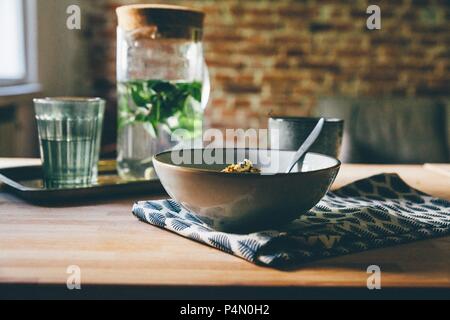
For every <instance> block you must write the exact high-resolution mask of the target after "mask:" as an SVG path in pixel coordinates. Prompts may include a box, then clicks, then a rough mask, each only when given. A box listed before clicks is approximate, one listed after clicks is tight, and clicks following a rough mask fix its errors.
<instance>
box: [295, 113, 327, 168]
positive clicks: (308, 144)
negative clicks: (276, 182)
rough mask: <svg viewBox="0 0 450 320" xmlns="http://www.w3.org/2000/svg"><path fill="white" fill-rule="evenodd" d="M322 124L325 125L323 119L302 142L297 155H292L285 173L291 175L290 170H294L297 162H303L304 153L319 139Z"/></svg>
mask: <svg viewBox="0 0 450 320" xmlns="http://www.w3.org/2000/svg"><path fill="white" fill-rule="evenodd" d="M324 124H325V119H324V118H321V119H320V120H319V122H318V123H317V125H316V127H315V128H314V130H313V131H312V132H311V134H310V135H309V136H308V138H306V140H305V142H303V144H302V146H301V147H300V149H298V151H297V153H296V154H295V155H294V158H293V161H292V162H291V164H290V165H289V167H288V170H287V171H286V173H291V171H292V169H294V167H295V165H296V164H297V162H299V161H300V160H303V158H304V157H305V155H306V153H307V152H308V151H309V149H310V148H311V146H312V145H313V144H314V142H316V140H317V138H319V136H320V133H321V132H322V129H323V125H324Z"/></svg>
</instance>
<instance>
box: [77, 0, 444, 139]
mask: <svg viewBox="0 0 450 320" xmlns="http://www.w3.org/2000/svg"><path fill="white" fill-rule="evenodd" d="M134 2H135V1H120V0H96V1H95V2H94V1H92V2H91V4H90V6H91V8H90V10H89V13H88V15H87V20H86V21H87V26H88V28H87V29H86V30H85V32H84V33H83V36H84V37H85V38H86V39H87V40H91V41H89V46H90V64H91V79H90V80H91V81H92V86H91V87H92V88H93V90H94V92H93V94H97V95H102V96H105V97H108V98H109V99H110V101H111V107H110V108H111V110H112V109H114V99H115V28H116V17H115V13H114V9H115V8H116V7H117V6H118V5H122V4H129V3H134ZM141 2H145V1H141ZM152 2H161V1H152ZM164 2H165V3H172V4H173V3H174V4H181V5H187V6H191V7H194V8H198V9H202V10H204V11H205V12H206V13H207V20H206V26H205V38H204V43H205V51H206V57H207V62H208V64H209V66H210V71H211V75H212V88H213V93H212V101H211V104H210V107H209V109H208V112H207V119H208V122H209V124H210V126H213V127H265V126H266V122H267V115H268V114H269V112H272V113H274V114H283V115H298V116H301V115H309V114H311V112H312V110H313V108H314V106H315V104H316V102H317V97H319V96H321V95H340V96H342V95H344V96H380V95H396V96H437V95H438V96H446V97H448V96H449V95H450V92H449V83H450V72H449V71H450V32H449V30H450V1H448V0H434V1H433V0H428V1H427V0H403V1H400V0H399V1H365V0H359V1H357V0H354V1H331V0H308V1H306V0H305V1H299V0H278V1H275V0H272V1H271V0H260V1H251V0H247V1H238V0H216V1H211V0H204V1H170V0H167V1H164ZM369 4H378V5H379V6H380V7H381V12H382V29H381V30H379V31H378V30H376V31H369V30H367V29H366V27H365V25H366V19H367V15H366V13H365V11H366V9H367V7H368V5H369ZM110 112H112V111H110ZM111 130H112V129H111Z"/></svg>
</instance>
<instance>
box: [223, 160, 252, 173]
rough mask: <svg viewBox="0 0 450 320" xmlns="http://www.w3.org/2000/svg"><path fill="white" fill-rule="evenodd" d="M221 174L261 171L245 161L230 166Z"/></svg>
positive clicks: (248, 161)
mask: <svg viewBox="0 0 450 320" xmlns="http://www.w3.org/2000/svg"><path fill="white" fill-rule="evenodd" d="M222 172H225V173H261V170H259V169H258V168H255V167H254V166H253V163H252V162H251V161H250V160H248V159H245V160H244V161H242V162H239V163H238V164H232V165H230V166H228V167H226V168H225V169H223V170H222Z"/></svg>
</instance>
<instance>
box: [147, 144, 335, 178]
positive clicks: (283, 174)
mask: <svg viewBox="0 0 450 320" xmlns="http://www.w3.org/2000/svg"><path fill="white" fill-rule="evenodd" d="M212 149H222V150H247V151H252V150H253V151H279V152H280V151H281V152H295V151H290V150H271V149H255V148H212ZM183 150H186V151H195V150H203V151H204V150H208V149H206V148H192V149H183ZM174 151H181V150H168V151H164V152H160V153H158V154H156V155H155V156H153V162H157V163H158V164H160V165H163V166H166V167H171V168H174V169H176V170H181V171H184V172H198V173H208V174H218V175H223V176H230V177H232V176H239V177H255V178H256V177H287V176H301V175H305V174H312V173H319V172H325V171H329V170H334V169H339V168H340V167H341V165H342V162H341V161H340V160H339V159H336V158H334V157H331V156H328V155H326V154H322V153H317V152H308V153H310V154H314V155H319V156H322V157H325V158H329V159H332V160H334V161H336V164H335V165H333V166H331V167H328V168H323V169H318V170H311V171H306V172H291V173H285V172H279V173H274V174H245V173H244V174H242V173H241V172H221V171H216V170H208V169H199V168H192V167H182V166H179V165H176V164H171V163H166V162H163V161H160V160H158V157H161V156H162V155H164V154H169V153H172V152H174Z"/></svg>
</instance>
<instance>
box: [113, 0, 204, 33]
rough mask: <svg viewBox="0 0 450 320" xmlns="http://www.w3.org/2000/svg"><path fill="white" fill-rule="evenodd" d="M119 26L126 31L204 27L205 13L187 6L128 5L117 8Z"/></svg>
mask: <svg viewBox="0 0 450 320" xmlns="http://www.w3.org/2000/svg"><path fill="white" fill-rule="evenodd" d="M116 12H117V16H118V18H119V27H121V28H122V29H124V30H126V31H130V30H133V29H139V28H142V27H148V26H156V27H171V26H173V27H178V28H186V29H189V28H196V29H203V23H204V20H205V14H204V13H203V12H201V11H197V10H193V9H190V8H187V7H181V6H172V5H157V4H138V5H127V6H122V7H119V8H117V10H116Z"/></svg>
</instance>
